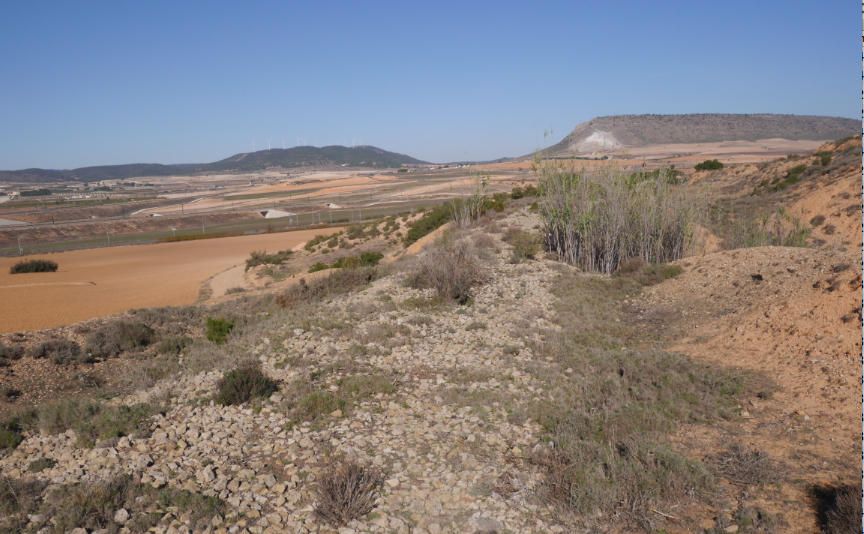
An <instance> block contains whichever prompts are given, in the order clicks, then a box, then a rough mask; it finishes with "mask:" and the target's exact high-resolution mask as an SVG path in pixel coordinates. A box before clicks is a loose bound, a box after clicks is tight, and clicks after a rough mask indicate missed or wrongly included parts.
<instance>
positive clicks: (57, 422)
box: [35, 399, 157, 447]
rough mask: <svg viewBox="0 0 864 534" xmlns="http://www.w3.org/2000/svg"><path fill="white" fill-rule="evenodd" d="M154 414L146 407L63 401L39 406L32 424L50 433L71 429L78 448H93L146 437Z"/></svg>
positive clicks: (153, 411)
mask: <svg viewBox="0 0 864 534" xmlns="http://www.w3.org/2000/svg"><path fill="white" fill-rule="evenodd" d="M156 411H157V410H156V408H155V407H153V406H151V405H148V404H135V405H132V406H126V405H119V406H113V405H108V404H101V403H96V402H92V401H82V400H75V399H66V400H62V401H57V402H53V403H48V404H44V405H42V406H40V407H39V408H38V409H37V411H36V422H35V424H37V425H38V426H39V428H40V429H41V430H42V431H43V432H46V433H49V434H59V433H60V432H65V431H66V430H69V429H71V430H74V431H75V434H76V436H77V437H78V443H79V444H80V445H81V446H84V447H92V446H94V445H95V444H96V443H97V442H99V441H104V440H110V439H115V438H121V437H123V436H136V435H146V434H147V433H148V432H149V427H150V416H151V415H153V414H154V413H155V412H156Z"/></svg>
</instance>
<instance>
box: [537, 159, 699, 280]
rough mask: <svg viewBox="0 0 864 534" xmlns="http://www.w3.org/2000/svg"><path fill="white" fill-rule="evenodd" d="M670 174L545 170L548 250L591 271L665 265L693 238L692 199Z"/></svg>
mask: <svg viewBox="0 0 864 534" xmlns="http://www.w3.org/2000/svg"><path fill="white" fill-rule="evenodd" d="M675 182H676V176H675V174H674V173H673V172H671V171H663V172H660V171H657V172H648V173H634V174H625V173H620V172H616V171H609V172H605V173H600V172H598V173H587V172H584V171H565V170H562V169H561V168H558V167H552V166H546V167H543V168H542V169H541V178H540V190H541V197H540V202H539V208H540V213H541V216H542V218H543V226H544V228H543V234H544V241H545V245H546V248H547V249H548V250H550V251H551V252H553V253H555V254H556V255H558V257H559V258H560V259H561V260H563V261H566V262H567V263H570V264H573V265H577V266H579V267H580V268H582V269H584V270H586V271H596V272H602V273H607V274H611V273H612V272H614V271H615V269H616V268H617V267H618V263H619V262H620V261H621V260H623V259H625V258H642V259H643V260H645V261H646V262H648V263H665V262H668V261H672V260H676V259H678V258H681V257H682V256H683V255H684V254H685V252H686V251H687V249H688V248H689V247H690V245H691V242H692V239H693V224H692V221H693V220H694V217H695V211H694V206H693V200H692V199H691V198H688V196H687V195H686V193H685V192H684V190H683V189H681V188H679V187H677V186H676V185H675Z"/></svg>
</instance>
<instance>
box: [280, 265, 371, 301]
mask: <svg viewBox="0 0 864 534" xmlns="http://www.w3.org/2000/svg"><path fill="white" fill-rule="evenodd" d="M377 277H378V271H377V270H376V268H375V267H361V268H357V269H342V270H338V271H334V272H332V273H330V274H329V275H328V276H326V277H324V278H320V279H318V280H315V281H313V282H311V283H307V282H306V280H305V279H303V278H301V279H300V281H299V283H297V284H296V285H293V286H291V287H290V288H289V289H288V290H286V291H285V292H284V293H282V294H281V295H279V296H278V297H276V304H278V305H279V306H281V307H282V308H287V307H289V306H294V305H297V304H302V303H308V302H316V301H320V300H323V299H325V298H328V297H331V296H334V295H339V294H343V293H350V292H351V291H355V290H357V289H361V288H363V287H366V286H368V285H369V284H370V283H372V281H373V280H375V279H376V278H377Z"/></svg>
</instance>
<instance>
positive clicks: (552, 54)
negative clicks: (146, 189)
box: [0, 0, 861, 169]
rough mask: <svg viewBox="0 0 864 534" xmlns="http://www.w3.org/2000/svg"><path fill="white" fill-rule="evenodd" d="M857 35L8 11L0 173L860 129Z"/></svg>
mask: <svg viewBox="0 0 864 534" xmlns="http://www.w3.org/2000/svg"><path fill="white" fill-rule="evenodd" d="M860 24H861V16H860V11H859V6H858V5H857V4H856V3H855V2H851V1H848V0H847V1H839V0H813V1H806V2H805V1H790V0H782V1H758V2H753V1H746V2H744V1H741V2H739V1H722V2H716V1H712V2H708V1H700V0H686V1H661V0H657V1H653V2H647V1H644V2H640V1H630V2H625V1H605V2H601V1H596V2H595V1H583V2H576V1H562V2H518V3H517V2H506V1H496V2H481V1H467V2H466V1H462V2H447V1H436V2H413V1H404V0H403V1H394V2H383V1H368V2H353V1H352V2H348V1H345V2H330V1H315V2H311V1H310V2H304V3H301V2H287V1H286V2H254V1H249V2H236V1H232V2H227V1H226V2H219V1H208V2H197V3H196V2H191V1H190V2H174V1H164V2H162V1H147V2H122V1H120V2H118V1H116V0H114V1H104V2H103V1H95V0H92V1H91V0H88V1H86V2H76V1H67V2H4V3H3V4H2V5H0V72H2V75H0V169H12V168H24V167H37V166H38V167H49V168H70V167H77V166H83V165H93V164H110V163H129V162H159V163H179V162H205V161H212V160H216V159H221V158H223V157H227V156H229V155H231V154H234V153H237V152H245V151H249V150H252V149H256V150H257V149H261V148H266V147H267V146H268V142H269V144H270V146H272V147H281V146H282V145H283V143H284V144H285V145H286V146H293V145H296V144H313V145H326V144H372V145H376V146H379V147H381V148H385V149H388V150H394V151H397V152H404V153H407V154H410V155H413V156H415V157H418V158H422V159H426V160H432V161H453V160H461V159H486V158H497V157H502V156H514V155H521V154H525V153H528V152H530V151H532V150H535V149H537V148H540V147H542V146H545V145H548V144H551V143H553V142H555V141H558V140H559V139H560V138H561V137H563V136H564V135H566V134H567V133H568V132H569V131H570V130H571V129H572V128H573V127H574V126H575V125H576V124H577V123H579V122H581V121H584V120H587V119H590V118H591V117H593V116H598V115H611V114H621V113H688V112H741V113H747V112H772V113H802V114H824V115H837V116H846V117H858V116H859V115H860V109H861V101H860V90H861V89H860V85H859V84H860V76H861V56H860V42H861V41H860V39H861V26H860ZM550 131H551V135H549V136H548V137H544V132H550Z"/></svg>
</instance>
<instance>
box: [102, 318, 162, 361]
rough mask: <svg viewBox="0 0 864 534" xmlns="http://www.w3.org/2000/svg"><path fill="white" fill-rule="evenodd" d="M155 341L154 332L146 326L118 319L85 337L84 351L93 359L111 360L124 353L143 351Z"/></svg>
mask: <svg viewBox="0 0 864 534" xmlns="http://www.w3.org/2000/svg"><path fill="white" fill-rule="evenodd" d="M155 340H156V334H155V332H154V331H153V329H152V328H150V327H149V326H147V325H146V324H144V323H142V322H139V321H130V320H128V319H118V320H116V321H112V322H110V323H108V324H106V325H103V326H101V327H100V328H99V329H97V330H96V331H94V332H93V333H91V334H90V335H89V336H87V341H86V351H87V353H88V354H90V355H91V356H92V357H95V358H111V357H114V356H119V355H120V354H122V353H123V352H126V351H131V350H137V349H143V348H145V347H147V346H149V345H150V344H151V343H153V342H154V341H155Z"/></svg>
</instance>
